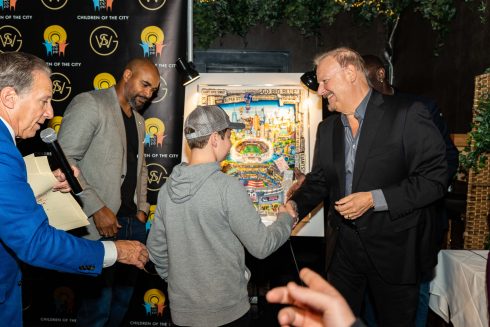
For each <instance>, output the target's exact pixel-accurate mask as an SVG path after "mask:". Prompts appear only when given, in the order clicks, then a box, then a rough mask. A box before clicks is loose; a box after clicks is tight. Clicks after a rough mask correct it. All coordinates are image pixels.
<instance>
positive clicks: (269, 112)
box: [201, 89, 305, 217]
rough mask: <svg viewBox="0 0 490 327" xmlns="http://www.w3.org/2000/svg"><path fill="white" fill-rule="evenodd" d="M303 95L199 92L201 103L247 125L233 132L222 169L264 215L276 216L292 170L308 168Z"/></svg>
mask: <svg viewBox="0 0 490 327" xmlns="http://www.w3.org/2000/svg"><path fill="white" fill-rule="evenodd" d="M283 92H284V93H285V94H283ZM300 95H301V93H300V92H299V90H294V89H286V90H274V91H272V92H271V91H270V90H264V89H258V90H245V91H236V90H234V91H229V90H222V89H221V90H216V89H213V90H209V89H204V90H202V91H201V104H208V105H209V104H216V105H219V106H220V107H221V108H223V110H225V111H226V113H227V114H228V116H229V117H230V120H231V121H232V122H241V123H244V124H245V128H244V129H242V130H233V131H232V134H231V142H232V148H231V150H230V153H229V155H228V156H227V158H226V159H225V160H224V161H223V162H222V170H223V172H225V173H227V174H229V175H232V176H236V177H237V178H238V179H239V180H240V181H241V182H242V184H243V185H244V186H245V188H246V189H247V192H248V194H249V196H250V198H251V200H252V202H253V203H254V205H255V207H256V208H257V210H258V212H259V213H260V215H261V216H262V217H275V213H276V211H277V208H278V207H279V205H280V204H282V203H284V199H285V191H286V190H285V189H286V188H287V185H289V184H290V183H291V182H292V176H293V169H294V168H295V167H297V168H299V169H300V170H301V171H303V169H304V155H305V154H304V138H303V127H302V126H303V125H302V120H303V119H302V113H301V112H300V111H299V103H300Z"/></svg>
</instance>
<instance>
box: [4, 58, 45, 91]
mask: <svg viewBox="0 0 490 327" xmlns="http://www.w3.org/2000/svg"><path fill="white" fill-rule="evenodd" d="M36 70H39V71H43V72H45V73H47V74H48V75H50V74H51V69H50V68H49V67H48V65H47V64H46V62H45V61H44V60H42V59H41V58H38V57H36V56H34V55H32V54H30V53H25V52H4V53H0V90H1V89H3V88H5V87H8V86H10V87H13V88H14V89H15V91H16V92H17V93H23V92H26V91H29V90H30V88H31V86H32V82H33V80H34V78H33V75H32V73H33V72H34V71H36Z"/></svg>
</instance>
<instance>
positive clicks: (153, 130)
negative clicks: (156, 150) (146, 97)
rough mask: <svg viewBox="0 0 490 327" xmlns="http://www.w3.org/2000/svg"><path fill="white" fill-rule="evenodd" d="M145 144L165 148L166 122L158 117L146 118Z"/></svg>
mask: <svg viewBox="0 0 490 327" xmlns="http://www.w3.org/2000/svg"><path fill="white" fill-rule="evenodd" d="M145 128H146V133H145V146H148V147H152V146H156V147H161V148H163V140H164V139H165V136H166V135H164V133H165V124H164V123H163V121H161V120H160V119H158V118H156V117H151V118H148V119H146V120H145Z"/></svg>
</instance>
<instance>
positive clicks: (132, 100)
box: [128, 95, 150, 111]
mask: <svg viewBox="0 0 490 327" xmlns="http://www.w3.org/2000/svg"><path fill="white" fill-rule="evenodd" d="M138 99H141V100H144V101H138ZM149 101H150V99H148V98H147V97H144V96H141V95H135V96H133V97H131V98H130V99H129V101H128V102H129V104H130V105H131V108H133V109H134V110H136V111H138V110H141V109H142V108H143V107H144V106H145V105H146V104H147V103H148V102H149Z"/></svg>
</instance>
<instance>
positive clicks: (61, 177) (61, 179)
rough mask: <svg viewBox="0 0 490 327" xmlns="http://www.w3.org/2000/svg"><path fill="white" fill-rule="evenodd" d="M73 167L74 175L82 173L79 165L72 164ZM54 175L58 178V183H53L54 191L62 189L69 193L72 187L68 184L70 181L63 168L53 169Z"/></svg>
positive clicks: (63, 191)
mask: <svg viewBox="0 0 490 327" xmlns="http://www.w3.org/2000/svg"><path fill="white" fill-rule="evenodd" d="M71 169H73V175H74V176H75V177H78V175H80V170H78V168H77V167H75V166H71ZM53 175H54V177H56V179H57V180H58V183H56V184H54V185H53V191H55V192H56V191H60V192H62V193H68V192H70V191H71V187H70V185H69V184H68V181H67V180H66V176H65V174H63V172H62V171H61V169H56V170H55V171H53Z"/></svg>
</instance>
